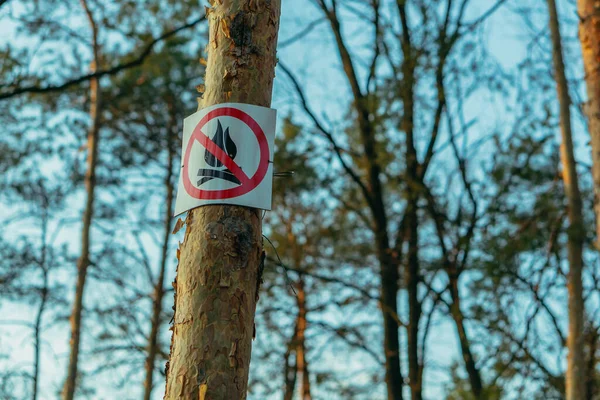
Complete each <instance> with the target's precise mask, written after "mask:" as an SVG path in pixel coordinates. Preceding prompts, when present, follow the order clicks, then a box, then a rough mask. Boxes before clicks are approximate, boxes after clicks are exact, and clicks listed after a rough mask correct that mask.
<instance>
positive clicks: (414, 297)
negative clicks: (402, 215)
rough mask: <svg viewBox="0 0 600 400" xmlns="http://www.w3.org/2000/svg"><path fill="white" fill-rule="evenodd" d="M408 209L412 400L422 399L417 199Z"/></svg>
mask: <svg viewBox="0 0 600 400" xmlns="http://www.w3.org/2000/svg"><path fill="white" fill-rule="evenodd" d="M408 207H409V209H408V210H407V219H406V222H407V229H408V232H407V240H408V254H407V266H406V282H407V288H408V308H409V309H408V378H409V380H410V392H411V399H412V400H421V399H422V382H421V374H422V372H421V365H420V362H419V321H420V318H421V303H420V302H419V297H418V294H419V286H418V285H419V259H418V240H419V237H418V221H417V218H418V216H417V210H416V207H417V204H416V200H413V199H410V200H409V205H408Z"/></svg>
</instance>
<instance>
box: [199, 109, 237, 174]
mask: <svg viewBox="0 0 600 400" xmlns="http://www.w3.org/2000/svg"><path fill="white" fill-rule="evenodd" d="M212 141H213V142H215V144H216V145H217V146H218V147H219V148H220V149H221V150H223V151H224V152H225V153H227V155H228V156H229V157H231V159H234V158H235V156H236V155H237V146H236V145H235V143H234V142H233V140H232V139H231V136H230V135H229V127H228V128H227V129H225V132H223V126H222V125H221V121H219V120H217V132H216V133H215V135H214V136H213V138H212ZM204 160H205V161H206V163H207V164H208V165H210V166H211V167H215V168H221V167H222V166H223V163H222V162H221V161H219V159H217V157H215V156H214V155H213V154H212V153H211V152H210V151H208V149H207V150H205V151H204Z"/></svg>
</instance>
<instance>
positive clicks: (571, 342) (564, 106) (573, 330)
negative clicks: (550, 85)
mask: <svg viewBox="0 0 600 400" xmlns="http://www.w3.org/2000/svg"><path fill="white" fill-rule="evenodd" d="M548 9H549V11H550V33H551V36H552V48H553V60H554V71H555V78H556V86H557V92H558V100H559V105H560V128H561V134H562V143H561V147H560V152H561V161H562V166H563V182H564V186H565V192H566V195H567V203H568V208H569V210H568V216H569V223H570V226H569V230H568V243H567V251H568V258H569V275H568V278H567V279H568V283H567V289H568V293H569V336H568V338H567V347H568V350H569V355H568V357H567V372H566V381H565V383H566V395H567V400H580V399H585V380H586V379H585V358H584V354H583V347H584V343H583V338H584V336H583V294H582V281H581V270H582V268H583V240H584V233H583V218H582V211H581V207H582V203H581V194H580V192H579V182H578V176H577V168H576V167H577V166H576V163H575V156H574V150H573V139H572V131H571V111H570V106H571V98H570V96H569V86H568V83H567V78H566V75H565V66H564V60H563V53H562V45H561V35H560V26H559V22H558V13H557V10H556V3H555V1H554V0H548Z"/></svg>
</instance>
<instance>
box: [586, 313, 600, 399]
mask: <svg viewBox="0 0 600 400" xmlns="http://www.w3.org/2000/svg"><path fill="white" fill-rule="evenodd" d="M590 325H591V326H590V332H589V333H588V340H587V342H588V343H587V344H588V348H589V352H588V359H587V382H586V394H587V398H586V400H595V399H598V396H597V394H600V393H596V392H597V389H596V388H597V384H596V380H597V376H596V365H597V364H598V358H597V357H596V353H597V352H598V343H599V342H598V339H600V332H599V331H598V328H596V327H595V326H594V324H590Z"/></svg>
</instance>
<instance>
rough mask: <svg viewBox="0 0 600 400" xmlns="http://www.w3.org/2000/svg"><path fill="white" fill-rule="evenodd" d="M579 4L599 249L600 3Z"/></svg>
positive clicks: (589, 0)
mask: <svg viewBox="0 0 600 400" xmlns="http://www.w3.org/2000/svg"><path fill="white" fill-rule="evenodd" d="M577 4H578V13H579V18H580V24H579V39H580V40H581V49H582V51H583V65H584V68H585V82H586V85H587V96H588V101H587V104H586V107H585V113H586V115H587V118H588V124H589V129H590V135H591V137H592V162H593V164H592V175H593V177H594V194H595V198H594V210H595V213H596V243H597V247H598V249H600V2H598V1H597V0H579V1H578V3H577Z"/></svg>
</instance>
